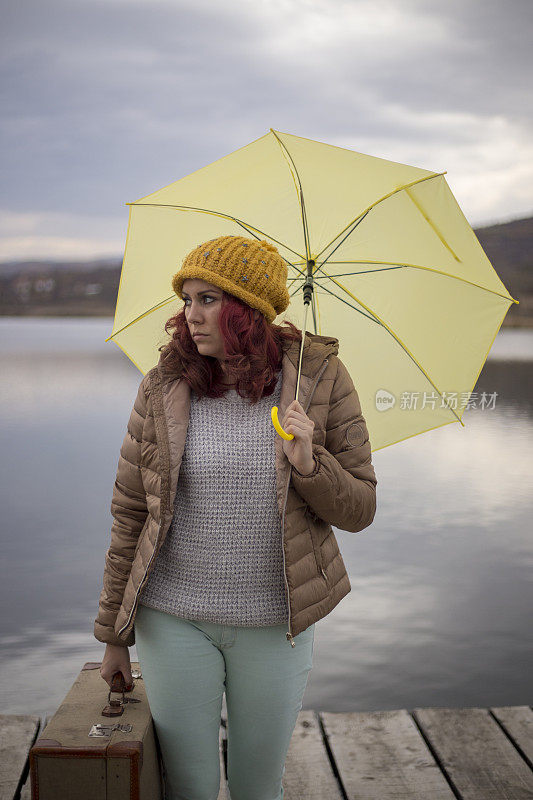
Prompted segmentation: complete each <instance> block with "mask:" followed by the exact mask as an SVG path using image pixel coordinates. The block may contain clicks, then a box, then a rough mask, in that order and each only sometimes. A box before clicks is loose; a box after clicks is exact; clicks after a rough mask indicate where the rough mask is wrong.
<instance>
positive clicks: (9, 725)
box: [0, 714, 41, 800]
mask: <svg viewBox="0 0 533 800" xmlns="http://www.w3.org/2000/svg"><path fill="white" fill-rule="evenodd" d="M40 722H41V720H40V718H39V717H37V716H34V715H33V714H0V800H13V798H14V797H15V793H16V791H17V789H18V787H19V782H20V780H21V777H22V776H23V774H24V772H25V770H26V771H27V770H28V764H29V752H30V748H31V746H32V745H33V743H34V741H35V738H36V736H37V733H38V731H39V725H40Z"/></svg>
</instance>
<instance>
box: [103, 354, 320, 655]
mask: <svg viewBox="0 0 533 800" xmlns="http://www.w3.org/2000/svg"><path fill="white" fill-rule="evenodd" d="M328 361H329V359H327V358H326V359H325V360H324V363H323V364H322V368H321V369H320V372H319V373H318V375H317V377H316V380H315V382H314V384H313V388H312V389H311V392H310V394H309V397H308V398H307V403H306V407H305V408H304V411H305V413H307V409H308V408H309V406H310V405H311V399H312V397H313V394H314V392H315V389H316V387H317V385H318V381H319V380H320V378H321V377H322V373H323V372H324V370H325V369H326V367H327V365H328ZM291 475H292V464H291V467H290V470H289V479H288V481H287V486H286V489H285V502H284V504H283V516H282V523H281V536H282V542H281V551H282V553H283V576H284V578H285V586H286V589H287V608H288V612H289V614H288V631H287V641H289V642H290V643H291V647H296V645H295V643H294V639H293V637H292V631H291V601H290V593H289V582H288V580H287V572H286V569H285V547H284V546H283V531H284V526H285V509H286V507H287V497H288V494H289V486H290V482H291ZM160 533H161V527H160V528H159V531H158V533H157V537H156V540H155V545H154V550H153V553H152V555H151V556H150V560H149V561H148V564H147V565H146V569H145V571H144V575H143V577H142V580H141V582H140V584H139V588H138V589H137V591H136V593H135V597H134V599H133V603H132V606H131V611H130V613H129V616H128V619H127V620H126V623H125V625H123V626H122V628H121V629H120V630H119V632H118V633H117V636H120V634H121V633H122V632H123V631H125V630H126V628H127V627H128V625H129V624H130V620H131V617H132V615H133V612H134V610H135V606H136V604H137V599H138V597H139V593H140V591H141V589H142V586H143V583H144V579H145V578H146V574H147V572H148V568H149V567H150V564H151V563H152V559H153V558H154V556H155V553H156V551H157V544H158V542H159V534H160Z"/></svg>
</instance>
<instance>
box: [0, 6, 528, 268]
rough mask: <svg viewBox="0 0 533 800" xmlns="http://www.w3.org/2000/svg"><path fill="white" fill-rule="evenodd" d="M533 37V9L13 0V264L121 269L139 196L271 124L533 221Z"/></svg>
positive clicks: (470, 206) (3, 223)
mask: <svg viewBox="0 0 533 800" xmlns="http://www.w3.org/2000/svg"><path fill="white" fill-rule="evenodd" d="M532 32H533V3H532V2H531V0H438V2H437V1H436V0H231V2H220V1H218V2H217V0H105V1H104V0H23V2H7V1H6V0H4V4H3V11H2V32H1V39H2V42H1V50H0V59H1V63H2V76H3V81H2V86H3V90H2V104H1V108H2V115H1V130H0V135H1V141H0V145H1V150H0V152H1V154H2V181H1V185H2V190H3V191H2V198H1V200H0V260H7V259H17V258H27V257H31V258H50V257H59V258H62V259H63V258H64V259H67V258H73V257H74V258H85V257H99V256H121V255H122V254H123V251H124V242H125V234H126V228H127V220H128V207H127V206H126V205H125V203H126V202H127V201H132V200H136V199H138V198H140V197H143V196H144V195H146V194H149V193H150V192H152V191H154V190H155V189H157V188H160V187H162V186H166V185H168V184H169V183H171V182H173V181H175V180H178V179H179V178H181V177H183V176H184V175H187V174H188V173H189V172H192V171H194V170H196V169H199V168H200V167H202V166H205V165H206V164H209V163H211V162H212V161H215V160H217V159H218V158H221V157H222V156H225V155H227V154H228V153H230V152H232V151H233V150H236V149H237V148H239V147H242V146H243V145H245V144H247V143H248V142H250V141H252V140H253V139H256V138H258V137H260V136H262V135H264V134H265V133H267V132H268V130H269V128H271V127H272V128H274V129H276V130H279V131H283V132H287V133H291V134H294V135H297V136H304V137H306V138H308V139H317V140H319V141H323V142H328V143H331V144H336V145H339V146H342V147H347V148H351V149H353V150H357V151H360V152H364V153H368V154H370V155H373V156H378V157H380V158H387V159H391V160H393V161H400V162H404V163H408V164H412V165H415V166H418V167H422V168H424V169H431V170H434V171H436V172H442V171H444V170H447V175H446V180H447V182H448V184H449V186H450V188H451V189H452V191H453V193H454V195H455V197H456V198H457V200H458V202H459V203H460V205H461V208H462V209H463V211H464V213H465V215H466V217H467V219H468V221H469V222H470V224H471V225H472V226H473V227H476V226H478V225H483V224H489V223H491V222H494V221H497V220H508V219H513V218H517V217H521V216H529V215H530V214H532V213H533V137H532V130H533V108H532V94H531V83H532V69H531V66H532V60H533V59H532V52H533V48H532V46H531V45H532Z"/></svg>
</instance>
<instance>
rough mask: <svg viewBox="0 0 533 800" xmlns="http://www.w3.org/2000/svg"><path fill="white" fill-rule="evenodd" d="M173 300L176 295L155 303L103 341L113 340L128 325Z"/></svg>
mask: <svg viewBox="0 0 533 800" xmlns="http://www.w3.org/2000/svg"><path fill="white" fill-rule="evenodd" d="M175 299H176V295H175V294H174V295H171V296H170V297H167V298H166V300H161V302H160V303H156V305H155V306H152V307H151V308H149V309H148V311H144V312H143V313H142V314H139V316H138V317H135V319H132V320H131V322H128V324H127V325H123V326H122V328H120V329H119V330H118V331H114V332H113V333H112V334H111V336H108V337H107V339H104V341H105V342H108V341H109V340H110V339H113V338H114V337H115V336H116V335H117V334H118V333H122V331H125V330H126V328H129V327H130V325H133V324H134V323H135V322H138V321H139V320H140V319H142V318H143V317H146V316H148V314H151V313H152V312H153V311H157V310H158V309H159V308H162V307H163V306H165V305H167V303H171V302H172V301H173V300H175Z"/></svg>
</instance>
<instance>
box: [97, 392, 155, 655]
mask: <svg viewBox="0 0 533 800" xmlns="http://www.w3.org/2000/svg"><path fill="white" fill-rule="evenodd" d="M145 388H146V377H145V378H143V380H142V381H141V383H140V385H139V389H138V391H137V396H136V398H135V402H134V404H133V408H132V411H131V414H130V418H129V421H128V425H127V430H126V434H125V436H124V439H123V442H122V446H121V448H120V455H119V459H118V467H117V475H116V479H115V484H114V487H113V495H112V499H111V514H112V516H113V523H112V525H111V543H110V545H109V548H108V550H107V553H106V556H105V567H104V578H103V589H102V591H101V594H100V601H99V608H98V614H97V617H96V619H95V622H94V636H95V638H96V639H98V641H100V642H104V643H106V644H108V643H109V644H118V645H122V646H124V641H122V640H120V639H118V638H117V636H116V634H115V628H114V626H115V620H116V617H117V614H118V611H119V609H120V606H121V604H122V598H123V595H124V589H125V586H126V583H127V580H128V577H129V574H130V570H131V565H132V563H133V558H134V555H135V546H136V544H137V539H138V537H139V534H140V532H141V530H142V529H143V526H144V523H145V522H146V519H147V516H148V508H147V503H146V492H145V490H144V486H143V482H142V478H141V470H140V468H139V462H140V453H141V442H142V433H143V425H144V420H145V418H146V407H147V400H146V393H145Z"/></svg>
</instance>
